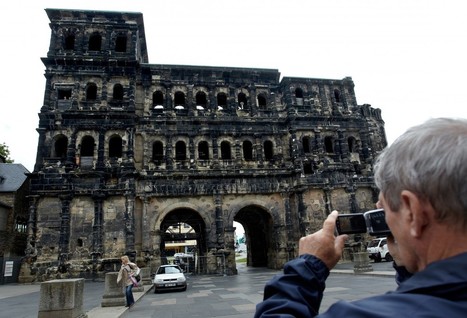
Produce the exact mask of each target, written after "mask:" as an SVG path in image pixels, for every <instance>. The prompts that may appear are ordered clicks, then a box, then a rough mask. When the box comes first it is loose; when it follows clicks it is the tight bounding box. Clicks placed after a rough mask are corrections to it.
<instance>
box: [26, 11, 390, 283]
mask: <svg viewBox="0 0 467 318" xmlns="http://www.w3.org/2000/svg"><path fill="white" fill-rule="evenodd" d="M46 13H47V15H48V17H49V19H50V28H51V37H50V46H49V51H48V52H47V56H46V57H44V58H43V59H42V61H43V63H44V65H45V78H46V86H45V92H44V103H43V106H42V108H41V109H40V113H39V124H38V129H37V131H38V134H39V138H38V139H39V140H38V148H37V161H36V164H35V167H34V171H33V173H32V174H31V196H30V198H31V199H30V202H29V214H30V215H29V219H30V220H32V223H31V224H30V227H29V228H28V231H29V232H28V233H29V236H28V237H29V244H30V245H31V246H33V247H34V251H35V252H36V255H35V256H34V258H32V259H31V261H30V262H28V265H27V266H26V267H27V268H26V267H25V268H24V272H25V275H29V276H31V277H35V278H36V279H45V278H47V277H48V275H49V276H53V275H57V274H58V275H60V274H63V275H68V276H70V275H71V276H85V275H87V274H89V273H95V272H96V271H97V272H103V271H105V270H106V268H108V267H106V266H107V265H109V264H111V263H112V262H113V261H115V262H119V257H120V255H122V254H128V255H130V256H131V257H134V258H135V259H136V261H137V262H138V263H139V264H140V265H141V266H150V267H152V268H154V267H155V266H157V265H159V264H160V263H161V262H162V260H163V259H164V257H165V256H166V255H165V253H166V252H165V251H166V250H167V249H166V246H165V245H166V242H169V241H170V242H173V241H177V240H185V239H186V238H183V237H182V236H181V235H175V234H177V233H172V234H174V235H171V233H169V232H170V231H168V229H171V228H172V227H173V226H174V225H177V224H181V223H182V224H187V225H189V226H190V228H191V229H192V231H191V232H190V233H189V234H190V240H193V241H195V242H196V246H195V248H194V253H195V255H196V256H197V257H199V261H198V262H197V264H199V265H200V266H202V265H203V271H204V272H206V273H217V272H219V270H220V267H219V266H220V265H219V264H221V263H222V267H223V270H225V271H226V272H227V273H228V274H235V273H236V264H235V253H234V249H235V233H234V231H235V228H234V226H233V222H234V221H237V222H239V223H241V224H242V226H243V227H244V229H245V236H246V242H247V245H248V246H247V250H248V253H247V264H248V265H249V266H267V267H270V268H281V267H282V266H283V264H284V263H285V262H286V261H288V260H289V259H290V258H293V257H295V256H296V254H297V242H298V239H299V238H300V237H301V236H303V235H305V234H307V233H310V232H312V231H315V230H317V229H319V228H320V227H321V224H322V222H323V220H324V218H325V217H326V216H327V214H329V213H330V212H331V211H332V210H333V209H338V210H340V211H342V212H360V211H363V210H367V209H372V208H373V207H374V204H375V202H376V198H377V192H376V189H375V188H374V184H373V177H372V162H373V161H374V159H375V157H376V155H377V154H378V153H379V151H380V150H382V149H383V148H384V147H385V146H386V138H385V131H384V122H383V120H382V118H381V113H380V110H379V109H375V108H373V107H371V106H370V105H367V104H364V105H359V104H358V103H357V99H356V96H355V92H354V82H353V80H352V78H350V77H346V78H343V79H319V78H297V77H286V76H284V77H282V76H281V74H280V73H279V71H278V70H275V69H259V68H238V67H214V66H212V67H211V66H191V65H161V64H150V63H149V61H148V52H147V48H146V38H145V30H144V23H143V15H142V14H141V13H129V12H106V11H84V10H62V9H46ZM187 54H189V50H187ZM220 259H222V262H220V261H219V260H220ZM109 266H110V265H109ZM54 269H58V273H55V272H53V271H54ZM51 273H53V274H51ZM54 277H55V276H54Z"/></svg>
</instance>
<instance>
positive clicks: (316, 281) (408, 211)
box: [255, 118, 467, 318]
mask: <svg viewBox="0 0 467 318" xmlns="http://www.w3.org/2000/svg"><path fill="white" fill-rule="evenodd" d="M374 177H375V183H376V186H377V187H378V189H379V191H380V193H379V198H378V202H377V204H376V205H377V207H378V208H383V209H384V211H385V220H386V223H387V225H388V226H389V229H390V230H391V235H389V237H388V247H389V251H390V253H391V255H392V256H393V259H394V267H395V269H396V280H397V283H398V287H397V289H396V290H395V291H391V292H388V293H386V294H383V295H378V296H373V297H369V298H364V299H360V300H356V301H352V302H345V301H339V302H336V303H334V304H333V305H331V307H330V308H329V309H328V310H327V311H326V312H324V313H321V314H320V313H319V307H320V303H321V299H322V297H323V291H324V289H325V282H326V278H327V277H328V275H329V272H330V270H331V269H332V268H333V267H334V266H335V265H336V264H337V262H338V261H339V259H340V257H341V255H342V251H343V248H344V243H345V240H346V239H347V235H339V236H335V235H334V229H335V224H336V219H337V216H338V212H337V211H333V212H332V213H331V214H330V215H329V216H328V217H327V219H326V220H325V221H324V225H323V228H322V229H321V230H319V231H318V232H316V233H314V234H311V235H308V236H305V237H302V238H301V239H300V241H299V257H298V258H297V259H295V260H292V261H290V262H288V263H287V264H286V265H285V267H284V273H283V274H282V275H278V276H276V277H275V278H273V279H272V280H271V281H269V282H268V283H267V284H266V286H265V289H264V300H263V302H261V303H259V304H258V305H257V307H256V313H255V317H256V318H259V317H262V318H265V317H315V316H318V317H360V318H361V317H391V318H392V317H411V318H416V317H450V318H457V317H467V270H466V269H467V120H464V119H449V118H437V119H430V120H428V121H427V122H425V123H423V124H421V125H418V126H415V127H412V128H410V129H409V130H407V131H406V132H405V133H404V134H403V135H401V136H400V137H399V138H398V139H397V140H396V141H395V142H394V143H393V144H391V145H390V146H389V147H387V148H385V149H384V150H383V151H382V153H381V154H380V155H379V156H378V158H377V160H376V163H375V165H374Z"/></svg>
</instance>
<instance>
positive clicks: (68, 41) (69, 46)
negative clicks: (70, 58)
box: [65, 34, 75, 50]
mask: <svg viewBox="0 0 467 318" xmlns="http://www.w3.org/2000/svg"><path fill="white" fill-rule="evenodd" d="M74 49H75V36H74V35H73V34H70V35H68V36H67V37H66V38H65V50H74Z"/></svg>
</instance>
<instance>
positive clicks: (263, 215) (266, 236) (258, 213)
mask: <svg viewBox="0 0 467 318" xmlns="http://www.w3.org/2000/svg"><path fill="white" fill-rule="evenodd" d="M234 221H236V222H238V223H240V224H241V225H242V226H243V228H244V230H245V238H246V246H247V266H252V267H267V266H268V249H269V248H270V242H271V233H272V218H271V216H270V215H269V213H268V212H266V211H265V210H264V209H263V208H261V207H258V206H254V205H251V206H247V207H244V208H243V209H241V210H240V211H238V213H237V215H236V216H235V218H234Z"/></svg>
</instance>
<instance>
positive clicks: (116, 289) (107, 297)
mask: <svg viewBox="0 0 467 318" xmlns="http://www.w3.org/2000/svg"><path fill="white" fill-rule="evenodd" d="M117 276H118V273H117V272H110V273H106V274H105V292H104V296H102V302H101V307H114V306H125V303H126V300H125V294H124V293H123V284H122V282H120V284H117Z"/></svg>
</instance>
